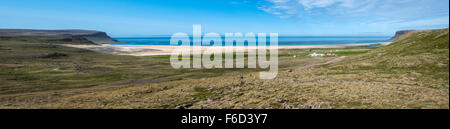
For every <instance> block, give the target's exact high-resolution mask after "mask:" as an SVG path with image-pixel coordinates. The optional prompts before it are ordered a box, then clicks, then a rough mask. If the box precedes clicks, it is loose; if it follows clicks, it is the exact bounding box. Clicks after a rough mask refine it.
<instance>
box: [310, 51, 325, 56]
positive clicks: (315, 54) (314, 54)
mask: <svg viewBox="0 0 450 129" xmlns="http://www.w3.org/2000/svg"><path fill="white" fill-rule="evenodd" d="M309 56H325V54H317V53H315V52H314V53H313V54H309Z"/></svg>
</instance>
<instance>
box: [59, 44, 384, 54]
mask: <svg viewBox="0 0 450 129" xmlns="http://www.w3.org/2000/svg"><path fill="white" fill-rule="evenodd" d="M375 44H381V45H389V44H390V42H388V43H363V44H348V45H310V46H278V49H310V48H345V47H358V46H370V45H375ZM64 46H68V47H75V48H82V49H88V50H93V51H99V52H103V53H111V54H117V55H131V56H157V55H171V53H172V52H173V51H174V50H175V49H177V48H183V49H190V48H193V49H195V48H200V49H202V51H205V50H207V49H210V50H220V49H222V50H223V51H225V49H226V48H230V47H232V48H234V49H236V48H239V47H244V49H245V50H252V49H257V47H256V46H234V47H233V46H201V47H200V46H192V47H188V46H157V45H111V44H102V45H64ZM276 48H277V47H269V46H268V47H267V49H276ZM193 54H196V53H193Z"/></svg>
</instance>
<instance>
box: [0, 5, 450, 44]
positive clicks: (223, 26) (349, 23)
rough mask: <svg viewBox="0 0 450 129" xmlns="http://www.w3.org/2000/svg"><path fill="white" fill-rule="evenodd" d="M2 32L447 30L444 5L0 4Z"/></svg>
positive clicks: (140, 33)
mask: <svg viewBox="0 0 450 129" xmlns="http://www.w3.org/2000/svg"><path fill="white" fill-rule="evenodd" d="M0 3H1V4H0V17H1V20H0V28H2V29H6V28H8V29H89V30H100V31H105V32H107V33H108V34H109V35H111V36H114V37H133V36H154V35H172V34H174V33H176V32H184V33H188V34H190V33H192V25H193V24H201V25H202V30H203V33H207V32H217V33H220V34H224V33H234V32H242V33H247V32H253V33H260V32H265V33H279V35H286V36H288V35H298V36H392V35H393V34H394V33H395V31H397V30H406V29H438V28H448V26H449V1H448V0H95V1H93V0H0Z"/></svg>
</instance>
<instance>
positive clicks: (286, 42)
mask: <svg viewBox="0 0 450 129" xmlns="http://www.w3.org/2000/svg"><path fill="white" fill-rule="evenodd" d="M115 39H117V40H118V41H120V42H124V43H127V44H117V45H161V46H169V45H170V37H169V36H153V37H117V38H115ZM224 39H225V38H224V37H222V41H223V42H222V44H223V45H224V44H225V43H224V41H225V40H224ZM191 41H192V37H191ZM267 41H270V40H269V38H268V39H267ZM386 42H390V37H389V36H280V37H278V45H279V46H312V45H351V44H369V43H386ZM191 44H192V42H191ZM245 45H246V46H247V42H245ZM268 45H269V44H268ZM206 46H208V45H206Z"/></svg>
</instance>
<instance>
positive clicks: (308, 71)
mask: <svg viewBox="0 0 450 129" xmlns="http://www.w3.org/2000/svg"><path fill="white" fill-rule="evenodd" d="M448 43H449V30H448V29H441V30H426V31H416V32H414V33H411V34H409V35H407V36H404V38H403V39H399V40H396V41H395V42H394V43H392V44H390V45H388V46H384V47H382V48H378V49H357V48H345V49H340V53H339V54H340V55H345V56H347V57H346V58H345V57H307V56H306V55H307V54H308V53H310V52H324V51H325V52H326V51H329V50H326V49H311V50H289V51H288V53H291V54H292V53H296V54H297V55H299V57H297V58H292V56H289V55H287V56H282V58H280V67H281V68H280V71H279V75H278V77H277V78H276V79H273V80H261V79H259V77H258V76H259V73H257V72H255V73H246V72H236V73H233V74H223V75H220V76H204V75H200V78H189V79H180V80H173V81H162V82H153V83H150V82H148V81H143V80H140V81H136V82H140V83H136V84H135V85H132V86H129V85H123V86H121V87H115V88H92V89H85V90H67V91H58V92H42V93H36V94H29V95H27V94H24V95H20V96H10V97H8V96H5V97H0V108H175V107H178V108H180V107H184V108H194V109H200V108H219V109H220V108H226V109H228V108H230V109H242V108H245V109H249V108H253V109H254V108H262V109H266V108H268V109H271V108H283V109H323V108H338V109H341V108H344V109H347V108H357V109H359V108H363V109H367V108H368V109H370V108H388V109H392V108H393V109H429V108H432V109H435V108H440V109H448V108H449V72H448V70H449V66H448V61H449V48H448ZM282 52H283V51H282ZM345 53H347V54H345ZM349 53H358V54H349ZM336 59H339V60H336ZM333 60H334V61H333ZM330 61H332V63H323V62H330ZM335 61H338V62H335ZM317 64H320V65H317ZM118 66H120V65H118ZM118 66H116V67H118ZM103 67H105V66H103ZM153 70H154V69H153ZM216 70H217V71H221V70H220V69H216ZM136 71H143V70H140V69H136ZM204 71H205V72H206V71H209V70H204ZM217 71H214V70H213V72H217ZM197 74H198V73H196V74H191V75H188V76H192V75H197ZM119 85H120V84H119Z"/></svg>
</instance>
